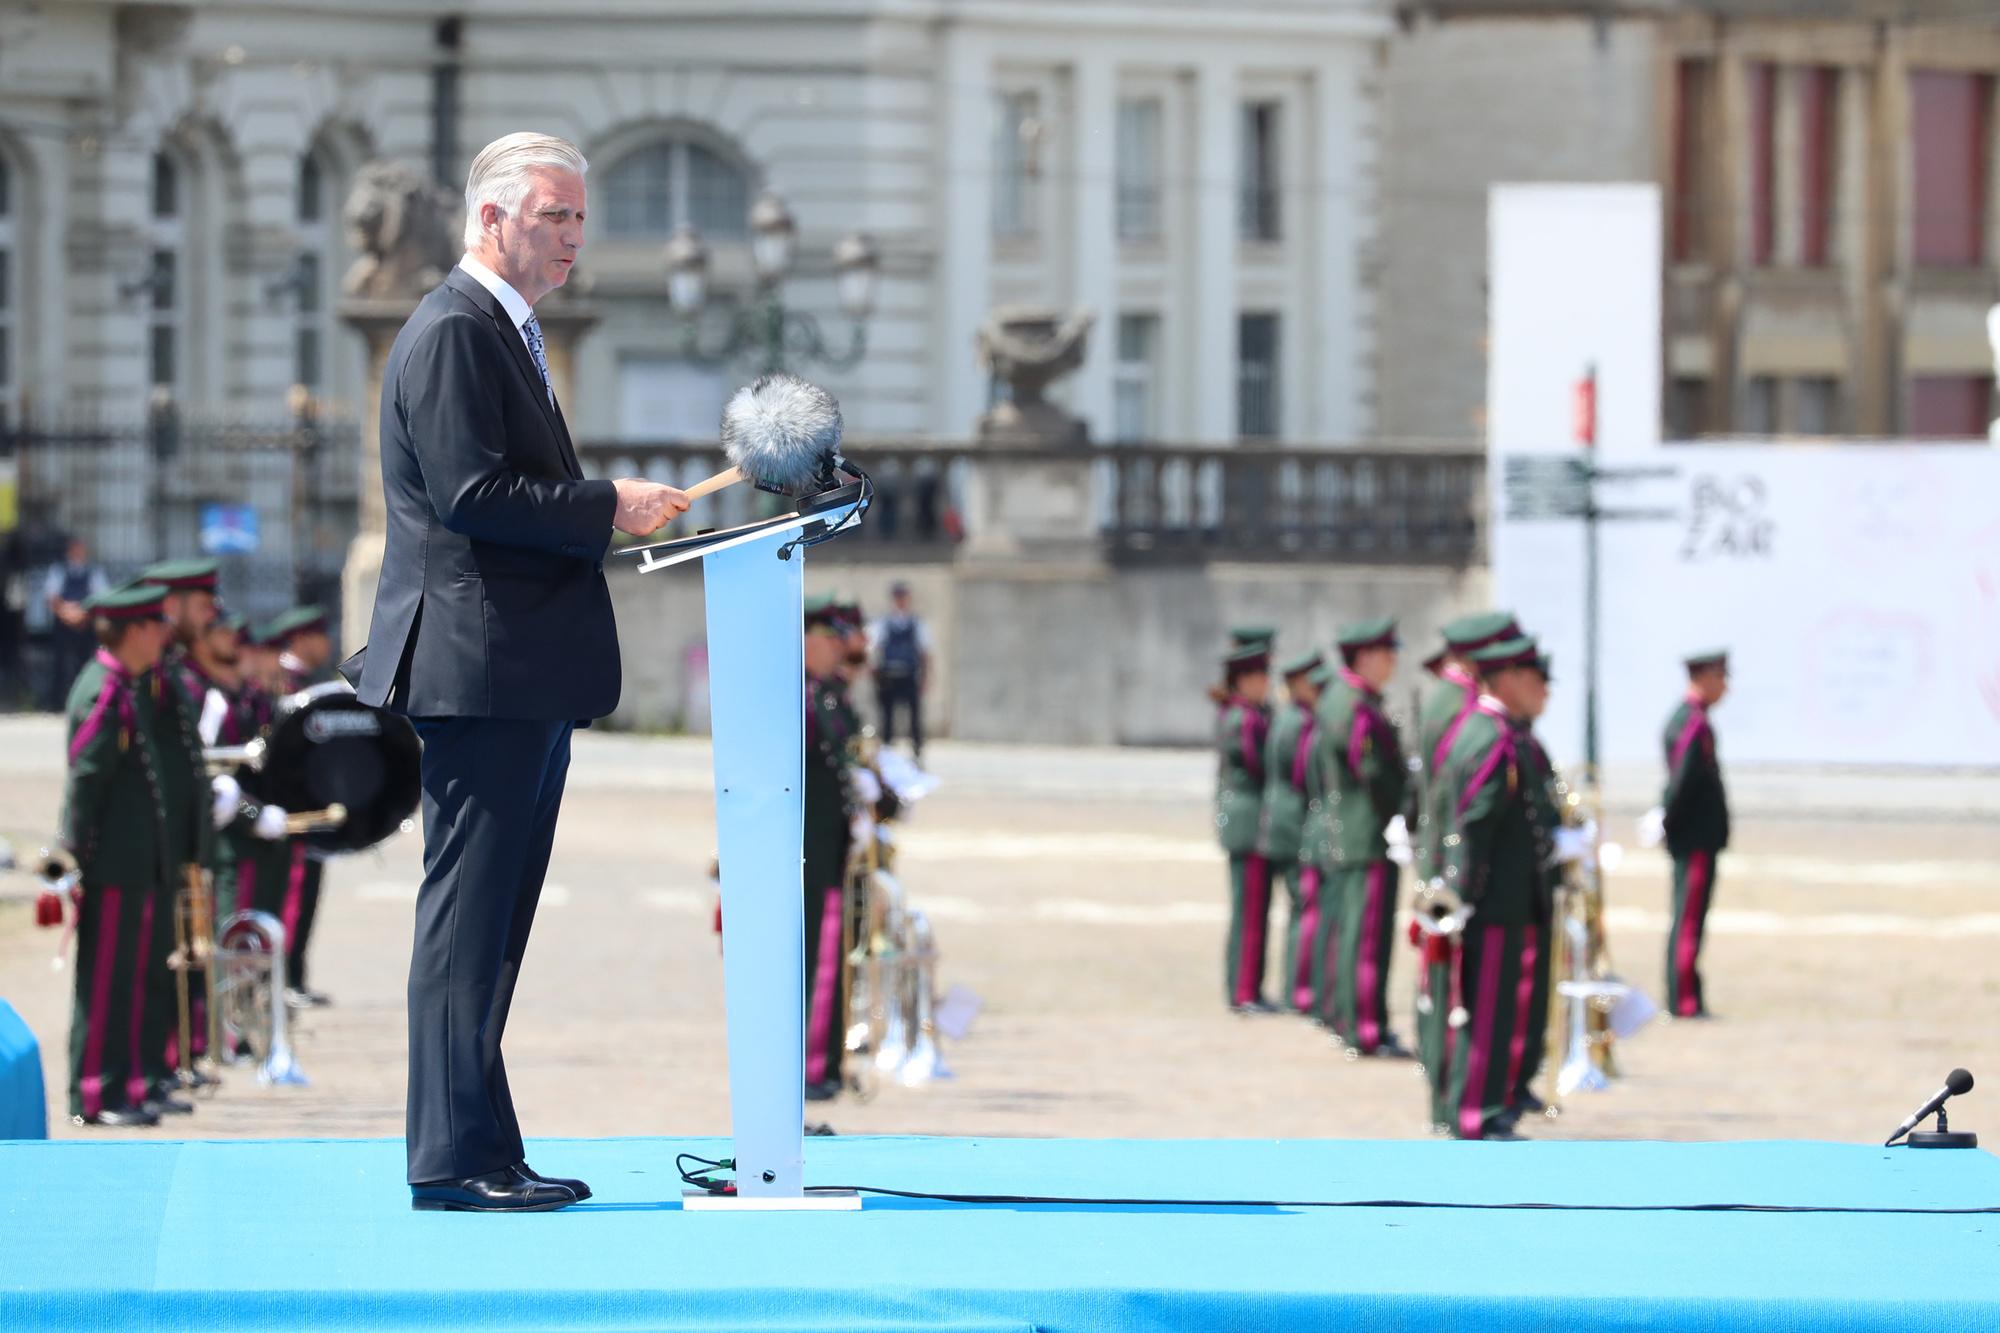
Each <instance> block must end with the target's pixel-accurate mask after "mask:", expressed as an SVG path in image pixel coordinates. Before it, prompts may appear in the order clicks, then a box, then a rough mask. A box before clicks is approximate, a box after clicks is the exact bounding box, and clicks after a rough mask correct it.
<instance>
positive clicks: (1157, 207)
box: [0, 0, 1391, 442]
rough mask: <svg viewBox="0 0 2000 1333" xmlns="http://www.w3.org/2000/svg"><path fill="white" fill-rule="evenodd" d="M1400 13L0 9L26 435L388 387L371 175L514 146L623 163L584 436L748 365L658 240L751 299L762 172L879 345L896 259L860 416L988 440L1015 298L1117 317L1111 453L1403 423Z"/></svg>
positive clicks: (605, 212) (759, 5) (608, 181)
mask: <svg viewBox="0 0 2000 1333" xmlns="http://www.w3.org/2000/svg"><path fill="white" fill-rule="evenodd" d="M1390 30H1391V29H1390V20H1389V13H1388V6H1387V4H1386V3H1385V2H1384V0H1247V2H1246V3H1239V4H1232V5H1220V4H1213V3H1205V2H1202V0H1155V2H1153V3H1148V4H1143V5H1141V4H1134V3H1129V2H1127V0H1067V2H1066V3H1060V4H1057V3H1044V2H1043V0H953V2H948V0H814V2H812V3H807V2H806V0H734V2H733V3H727V4H725V3H719V2H718V0H710V2H708V3H703V2H701V0H644V2H640V0H577V2H576V3H566V4H564V5H561V6H554V7H551V6H548V5H530V4H527V3H524V2H523V0H465V2H463V3H459V4H455V5H447V4H441V3H431V2H430V0H188V2H187V3H179V4H171V3H146V4H136V3H111V2H109V0H62V2H61V3H56V4H50V3H46V0H43V2H42V3H28V2H27V0H5V2H4V3H0V172H4V181H0V185H4V189H0V250H3V251H4V253H5V255H6V260H7V263H8V264H9V266H10V272H9V273H8V274H6V275H5V276H7V277H10V278H11V281H6V282H4V283H0V338H4V342H5V347H4V349H0V350H4V355H0V360H4V362H5V365H4V369H0V381H3V382H0V406H4V408H5V410H6V412H7V413H8V415H9V417H10V419H12V420H15V421H22V420H25V421H29V422H36V423H55V422H71V421H81V422H92V423H97V422H102V423H124V422H132V421H137V420H140V419H142V418H143V417H144V416H145V415H146V413H147V412H148V411H149V410H151V409H153V408H154V407H156V406H157V405H159V404H161V403H164V402H169V401H170V402H172V403H174V404H175V405H177V406H178V407H180V408H181V409H182V410H184V411H185V412H186V413H187V414H189V415H190V416H198V417H203V418H222V419H234V420H250V421H260V420H262V421H269V420H279V419H283V418H284V417H285V416H286V414H287V413H288V412H289V411H290V410H291V409H292V408H293V407H294V406H295V405H296V403H297V400H298V393H299V391H298V390H295V388H294V386H302V389H303V391H304V392H305V393H306V394H308V395H310V396H311V397H312V398H314V399H316V400H318V401H319V403H320V404H321V406H322V410H323V411H325V412H327V413H330V414H334V415H346V416H352V415H355V414H358V413H361V412H365V411H372V410H373V405H372V404H368V403H362V402H360V401H358V399H359V398H360V397H361V396H362V393H363V391H362V387H361V386H362V381H363V367H362V365H361V359H362V349H361V346H360V343H359V341H358V339H357V338H356V336H355V335H354V334H353V333H352V332H351V331H350V330H348V329H347V328H346V327H344V325H343V324H342V322H341V320H340V318H339V315H338V311H337V306H338V303H339V281H340V275H341V274H342V272H343V271H344V269H345V268H346V267H347V264H348V263H349V262H350V261H351V259H352V255H351V254H350V253H349V249H348V241H347V239H346V238H345V237H344V236H343V234H342V227H341V223H340V209H341V204H342V201H343V200H344V198H345V196H346V192H347V188H348V185H349V184H350V183H351V181H352V178H353V175H354V173H355V171H356V169H357V168H358V167H359V166H360V165H361V164H362V163H364V162H367V161H369V160H372V159H378V158H396V159H404V160H408V161H411V162H414V163H418V164H422V165H424V166H426V167H427V168H429V169H431V170H432V171H433V172H434V174H435V175H436V176H437V178H438V179H440V180H441V181H444V182H447V183H449V184H451V185H453V186H454V187H455V186H457V185H458V184H460V183H462V180H463V175H464V170H465V166H466V163H467V162H468V160H469V159H470V156H471V154H472V153H473V152H474V151H476V150H477V149H478V147H479V146H480V145H482V144H484V143H485V142H487V141H488V140H490V139H492V138H493V137H495V136H497V135H499V134H501V133H504V132H507V131H509V130H513V129H518V128H523V127H540V128H546V129H549V130H552V131H555V132H557V133H561V134H563V135H566V136H568V137H570V138H572V139H574V140H575V141H576V142H577V143H578V144H579V145H580V146H581V147H582V148H583V150H584V152H585V153H586V155H587V156H588V157H589V158H590V159H591V163H592V168H591V174H590V184H591V191H592V205H593V209H592V211H593V213H594V214H595V216H594V218H593V224H594V225H593V227H592V236H591V241H590V244H589V247H588V249H587V252H586V256H585V259H584V262H583V263H582V264H580V265H579V266H578V270H577V272H576V274H575V276H574V278H573V279H572V282H571V288H572V290H571V291H570V292H568V293H567V294H566V296H567V299H571V300H576V301H581V302H587V303H588V304H589V305H590V306H591V308H592V310H593V311H594V313H595V314H596V315H597V316H598V320H597V323H596V325H595V327H594V330H593V331H592V332H591V333H589V334H588V335H587V337H586V338H585V340H584V341H583V343H582V344H581V345H580V347H579V349H578V353H577V360H576V365H575V371H574V373H575V377H576V384H575V389H574V392H573V394H572V397H571V402H570V404H569V406H570V410H571V415H572V417H573V418H574V420H575V425H576V427H577V429H578V433H579V434H580V435H584V436H589V437H595V438H605V437H617V436H625V437H631V438H654V439H657V438H671V437H680V436H698V435H702V434H705V433H707V432H709V431H712V429H713V426H712V422H713V420H714V417H715V410H716V408H717V407H718V406H719V403H720V399H721V396H722V394H723V392H724V390H725V389H726V388H727V387H729V386H731V385H732V384H733V383H734V382H735V381H736V380H737V379H739V378H741V376H742V375H743V373H744V372H745V370H746V367H744V366H729V367H721V368H705V367H703V366H701V365H698V364H694V363H692V362H690V361H688V360H685V359H683V358H682V357H681V356H680V355H679V350H680V347H681V337H680V332H679V329H678V327H677V326H676V325H675V323H674V320H673V318H672V317H671V315H670V312H669V309H668V305H667V300H666V275H665V272H664V268H663V263H662V250H663V246H664V243H665V241H666V239H667V235H668V233H669V231H670V230H671V229H672V228H673V227H674V226H675V225H677V224H679V223H683V222H688V223H692V224H693V225H695V226H696V227H697V228H698V229H699V230H700V231H701V233H702V234H703V237H704V239H705V240H706V242H707V244H708V247H709V249H710V252H711V255H712V269H711V280H710V287H711V291H712V296H711V305H719V304H726V303H727V302H729V301H731V300H735V299H741V298H742V297H743V296H744V295H746V294H747V292H748V290H749V287H750V284H751V281H752V279H751V266H750V258H749V247H748V244H747V239H746V236H745V214H746V212H747V209H748V206H749V204H750V202H751V201H752V200H753V199H754V198H755V197H756V195H757V193H758V192H759V191H761V190H763V189H765V188H769V189H772V190H774V191H776V192H777V193H778V194H779V195H781V196H782V197H783V198H784V199H785V201H786V203H787V204H788V206H789V207H790V209H791V211H792V213H793V214H794V216H795V217H796V218H797V220H798V224H799V227H800V239H799V255H798V260H797V263H796V266H795V270H794V274H793V276H792V278H791V279H790V280H789V281H788V283H787V285H786V287H785V296H786V300H787V301H788V303H790V304H793V305H795V306H796V307H798V308H800V309H803V310H806V311H808V312H810V313H813V314H814V315H816V316H817V317H818V318H819V319H820V321H821V323H822V325H823V326H824V327H825V330H826V332H827V334H828V338H829V341H830V342H833V343H836V344H843V345H844V344H845V342H846V340H847V335H848V331H849V325H848V322H847V320H846V319H845V317H844V316H843V315H842V314H841V313H840V310H839V305H838V301H837V299H836V293H835V282H834V276H835V274H834V266H833V259H832V251H833V247H834V245H835V243H836V242H837V240H838V239H839V238H840V237H842V236H843V235H845V234H846V233H848V232H850V231H855V230H860V231H863V232H866V233H868V234H869V235H870V236H872V238H873V239H874V241H875V242H876V244H877V246H878V247H879V249H880V253H881V256H882V272H881V278H880V282H879V287H878V296H877V301H876V309H875V313H874V315H873V317H872V319H871V320H870V321H869V323H868V326H867V337H868V354H867V355H866V357H865V358H863V359H862V360H861V362H860V363H859V364H858V365H857V366H856V367H855V368H853V369H852V370H848V371H844V372H839V373H831V372H829V373H828V374H826V376H825V378H826V379H827V380H828V382H829V383H830V384H831V385H832V386H833V387H834V388H835V389H836V391H837V392H838V393H839V394H840V396H841V398H842V401H843V403H844V404H845V405H846V406H847V409H848V414H849V417H850V420H851V422H852V423H853V425H854V428H855V429H856V430H857V431H861V432H869V433H876V434H898V435H900V434H935V435H939V436H943V437H963V436H964V435H965V434H966V433H967V432H968V430H969V429H970V426H971V423H972V421H973V419H974V417H975V416H976V415H977V414H978V412H979V411H980V410H982V409H983V408H984V407H985V406H986V405H987V402H988V393H989V390H988V385H987V382H986V378H985V376H984V375H983V373H982V372H981V370H980V369H979V367H978V365H977V364H976V362H975V360H974V355H973V334H974V331H975V330H976V328H977V326H978V324H979V322H980V321H981V319H983V318H984V316H985V315H986V313H987V312H988V310H989V309H991V308H992V307H993V306H994V305H996V304H998V303H1001V302H1006V301H1033V302H1038V303H1045V304H1051V305H1056V306H1060V307H1072V306H1087V307H1090V308H1091V309H1093V310H1094V311H1096V312H1097V316H1098V321H1097V328H1096V332H1095V334H1094V341H1093V347H1092V351H1091V355H1090V358H1089V361H1088V364H1087V365H1086V367H1085V369H1084V370H1083V371H1082V372H1081V374H1079V375H1078V376H1077V377H1075V379H1073V380H1072V381H1071V382H1070V383H1069V384H1068V385H1067V386H1065V392H1066V393H1067V395H1068V396H1069V399H1070V405H1071V406H1072V407H1073V409H1074V410H1076V411H1077V412H1079V413H1080V414H1081V415H1082V416H1083V417H1084V418H1085V419H1086V420H1087V421H1088V422H1089V424H1090V427H1091V430H1092V434H1093V436H1094V437H1096V438H1099V439H1113V438H1118V437H1121V436H1122V437H1133V438H1175V439H1183V440H1190V441H1210V442H1224V441H1229V440H1233V439H1236V438H1238V437H1239V436H1252V437H1256V436H1268V437H1272V438H1283V439H1291V440H1345V439H1356V438H1361V437H1363V436H1365V435H1367V434H1368V433H1369V432H1370V431H1371V430H1372V428H1373V425H1374V421H1373V414H1372V397H1371V396H1372V386H1371V384H1370V382H1369V368H1370V366H1371V365H1373V363H1374V360H1375V355H1374V349H1373V348H1372V346H1371V345H1370V342H1369V339H1370V336H1371V335H1370V330H1371V328H1372V327H1373V319H1372V294H1371V282H1370V262H1371V259H1370V257H1371V255H1372V254H1373V252H1374V247H1375V245H1376V244H1377V242H1378V237H1377V234H1376V229H1375V225H1374V218H1375V206H1374V199H1373V189H1372V182H1373V174H1374V170H1375V163H1376V158H1377V154H1378V147H1377V140H1378V133H1377V117H1376V111H1375V107H1376V88H1377V84H1376V80H1377V67H1378V61H1379V57H1380V53H1381V49H1382V42H1383V40H1384V39H1385V37H1386V36H1387V34H1388V33H1389V31H1390Z"/></svg>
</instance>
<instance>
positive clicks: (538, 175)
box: [342, 134, 687, 1212]
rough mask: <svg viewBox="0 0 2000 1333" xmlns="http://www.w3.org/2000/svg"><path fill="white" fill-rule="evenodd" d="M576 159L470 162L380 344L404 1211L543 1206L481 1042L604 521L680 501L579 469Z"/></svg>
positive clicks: (545, 831)
mask: <svg viewBox="0 0 2000 1333" xmlns="http://www.w3.org/2000/svg"><path fill="white" fill-rule="evenodd" d="M585 168H586V164H585V162H584V160H583V156H582V154H581V153H579V152H578V151H577V150H576V148H575V147H574V146H573V145H571V144H569V143H566V142H565V141H563V140H561V139H557V138H554V137H551V136H548V135H540V134H510V135H508V136H507V137H505V138H503V139H499V140H496V141H495V142H493V143H492V144H489V145H487V147H486V148H485V149H483V150H482V151H481V152H480V154H479V156H477V157H476V158H474V159H473V162H472V169H471V172H470V176H469V179H468V180H467V183H466V191H465V198H466V224H465V257H464V258H463V259H462V260H460V262H459V266H458V267H457V268H454V269H453V270H452V271H451V273H450V274H449V275H448V276H447V277H446V278H445V280H444V282H443V284H442V285H441V286H439V287H438V288H437V289H436V290H434V291H432V292H431V293H430V294H429V295H427V296H426V297H424V299H423V302H422V303H421V304H420V305H419V306H418V307H417V310H416V313H415V314H414V315H412V316H411V317H410V321H409V323H407V324H405V325H404V326H403V330H402V332H401V333H400V334H398V335H397V337H396V342H395V346H394V347H393V348H391V350H390V352H389V360H388V364H387V367H386V369H385V371H384V374H383V381H382V487H383V495H384V501H385V504H386V507H387V512H388V543H387V548H386V550H385V551H384V554H383V560H382V576H381V582H380V585H379V587H378V589H377V592H376V597H375V616H374V623H373V626H372V628H371V630H370V633H369V645H368V647H367V648H366V649H364V650H363V652H362V653H361V654H357V655H356V657H355V658H353V659H350V660H349V662H348V663H347V664H345V665H344V666H343V667H342V671H343V673H344V674H346V675H347V676H348V677H349V679H351V680H353V681H355V683H356V687H357V690H358V692H359V694H360V696H361V699H362V700H363V701H364V702H366V703H370V704H375V705H378V706H387V707H390V708H393V709H395V710H397V711H399V712H402V713H406V714H408V715H409V717H410V718H411V720H412V721H413V722H414V723H415V725H416V727H417V731H418V734H419V735H420V736H422V738H423V742H424V754H423V817H424V882H423V887H422V888H421V889H420V890H419V892H418V896H417V929H416V944H415V948H414V950H413V952H412V954H411V958H410V1084H409V1112H408V1130H407V1138H408V1147H409V1181H410V1187H411V1196H412V1204H413V1206H414V1207H416V1208H418V1209H426V1210H429V1209H436V1210H451V1211H474V1212H493V1211H507V1212H513V1211H537V1212H538V1211H545V1210H548V1209H551V1208H561V1207H564V1206H565V1205H567V1204H571V1203H574V1202H576V1201H577V1200H578V1199H581V1198H588V1197H589V1196H590V1189H589V1187H588V1186H587V1185H585V1184H584V1183H583V1182H582V1181H578V1180H565V1179H560V1178H551V1177H544V1176H541V1175H538V1174H537V1173H535V1172H534V1171H533V1170H531V1169H530V1168H529V1166H528V1164H527V1160H526V1149H525V1148H524V1146H523V1144H522V1141H521V1127H520V1125H519V1123H518V1122H517V1121H516V1120H515V1118H514V1105H513V1099H512V1097H511V1096H510V1095H509V1092H508V1087H507V1070H506V1065H505V1063H504V1062H503V1060H502V1059H501V1053H500V1039H501V1035H502V1033H503V1032H504V1031H505V1030H506V1026H507V1010H508V1007H509V1005H510V1004H511V1003H512V1000H513V996H514V984H515V981H516V979H517V977H518V976H519V973H520V969H521V959H522V956H523V955H524V954H525V952H526V950H527V944H528V932H529V929H530V928H531V927H532V925H533V924H534V919H535V904H536V902H537V900H538V899H539V898H540V896H541V890H542V877H543V874H544V872H545V871H546V870H547V867H548V861H549V847H550V844H551V842H552V841H553V839H554V836H555V827H556V814H557V810H558V808H559V806H560V805H561V803H562V793H563V781H564V778H565V776H566V775H567V773H568V769H569V754H570V733H571V731H572V730H573V729H574V728H575V727H577V726H579V725H588V723H589V722H590V720H591V719H593V718H599V717H603V716H604V715H606V714H607V713H609V712H611V710H612V709H613V708H614V707H616V705H617V703H618V689H619V662H618V632H617V626H616V624H615V623H614V622H613V619H612V612H611V595H610V591H609V589H608V588H607V587H606V586H605V582H604V557H605V553H606V551H607V550H608V548H609V546H610V540H611V532H612V529H613V528H614V527H615V528H617V529H618V530H619V531H622V532H629V533H632V534H635V535H640V536H643V535H645V534H647V533H650V532H653V531H655V530H657V529H658V528H659V527H660V526H661V525H662V524H664V523H665V522H666V521H667V520H668V519H670V518H672V517H673V516H674V515H675V514H677V513H680V512H682V511H683V510H685V509H686V508H687V497H686V496H685V495H684V494H683V493H682V492H680V491H678V490H676V489H674V488H673V487H671V486H661V485H658V484H656V483H654V482H649V481H643V480H637V479H632V478H627V479H623V480H619V481H586V480H585V479H584V476H583V470H582V469H581V468H580V467H579V466H578V464H577V459H576V451H575V448H574V447H573V446H572V444H571V442H570V437H569V430H568V428H567V427H566V426H565V425H564V422H563V416H562V409H561V406H560V405H559V404H558V403H557V402H556V399H555V394H554V391H553V389H552V387H551V385H550V382H549V377H548V363H547V359H546V356H545V355H544V352H543V346H542V334H541V326H540V324H539V323H538V322H537V321H536V320H535V317H534V311H533V307H534V304H535V302H536V301H538V300H540V299H541V298H542V297H543V296H545V295H547V294H548V293H549V292H550V291H552V290H554V289H555V288H557V287H560V286H562V284H563V282H564V280H565V279H567V278H568V276H569V270H570V266H571V265H572V264H573V263H574V262H575V260H576V256H577V252H578V250H579V249H580V247H581V246H582V244H583V222H584V211H585V194H584V182H583V174H584V171H585Z"/></svg>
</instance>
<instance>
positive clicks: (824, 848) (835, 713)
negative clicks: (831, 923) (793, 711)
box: [804, 676, 854, 888]
mask: <svg viewBox="0 0 2000 1333" xmlns="http://www.w3.org/2000/svg"><path fill="white" fill-rule="evenodd" d="M852 717H853V714H852V711H851V710H850V709H849V707H848V705H847V701H846V699H845V697H844V696H843V694H842V692H841V690H840V689H839V687H838V686H837V685H835V684H834V683H833V682H830V681H824V680H820V679H818V678H817V677H813V676H808V677H807V678H806V773H805V790H804V794H805V841H806V849H807V859H808V860H809V861H810V860H814V859H815V858H814V855H813V852H814V849H815V848H817V849H819V852H820V856H819V857H818V858H817V859H818V860H819V861H821V862H823V863H826V865H825V866H824V867H823V868H822V870H821V873H822V874H825V873H828V871H829V870H830V871H833V872H834V873H835V878H834V879H833V880H831V881H829V882H830V883H834V884H837V883H839V882H840V879H839V876H838V871H839V870H841V869H844V866H840V865H835V864H833V863H835V862H843V861H844V860H845V853H844V851H842V852H839V853H835V852H832V851H830V850H829V849H831V848H834V847H838V848H842V849H844V848H845V847H846V845H847V819H848V815H849V813H850V812H849V810H848V804H849V799H848V791H847V762H848V759H847V742H848V741H849V740H851V739H852V738H853V735H854V731H853V726H852ZM808 887H818V888H825V887H827V885H825V884H822V885H818V886H808Z"/></svg>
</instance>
